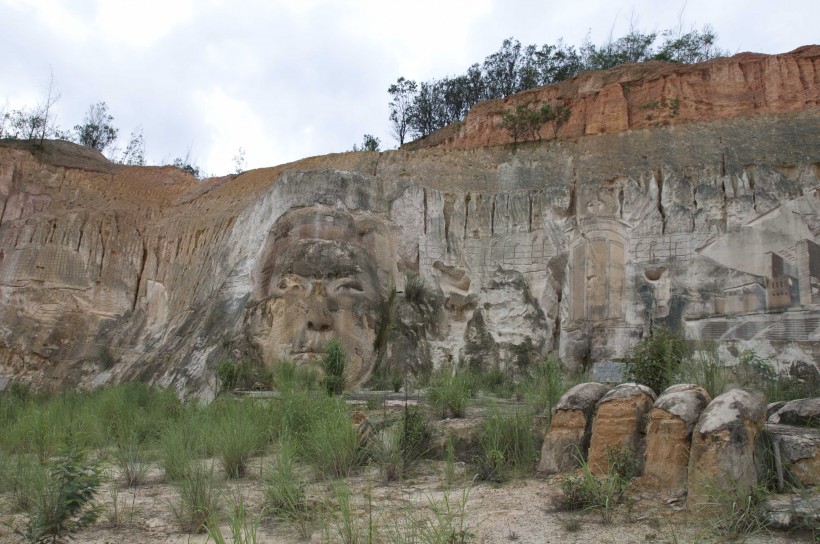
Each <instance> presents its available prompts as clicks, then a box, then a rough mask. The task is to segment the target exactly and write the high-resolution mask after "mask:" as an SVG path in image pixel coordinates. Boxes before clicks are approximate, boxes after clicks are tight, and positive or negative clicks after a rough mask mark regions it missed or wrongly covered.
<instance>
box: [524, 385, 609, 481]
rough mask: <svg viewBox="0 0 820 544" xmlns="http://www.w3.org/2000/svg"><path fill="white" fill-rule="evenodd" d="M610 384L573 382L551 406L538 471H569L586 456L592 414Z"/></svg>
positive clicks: (547, 472)
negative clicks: (572, 385)
mask: <svg viewBox="0 0 820 544" xmlns="http://www.w3.org/2000/svg"><path fill="white" fill-rule="evenodd" d="M607 391H609V386H607V385H604V384H602V383H597V382H590V383H582V384H579V385H576V386H575V387H573V388H572V389H570V390H569V391H567V392H566V393H564V396H562V397H561V400H559V401H558V404H556V405H555V408H553V410H552V420H551V422H550V428H549V431H548V432H547V435H546V436H545V437H544V444H543V446H542V447H541V460H540V461H539V463H538V471H539V472H544V473H546V474H555V473H558V472H569V471H571V470H573V469H574V468H576V467H577V466H578V456H581V457H582V458H584V457H586V454H587V450H588V449H589V439H590V433H591V430H592V415H593V413H594V412H595V406H596V404H597V403H598V401H599V400H600V399H601V397H603V396H604V395H605V394H606V392H607Z"/></svg>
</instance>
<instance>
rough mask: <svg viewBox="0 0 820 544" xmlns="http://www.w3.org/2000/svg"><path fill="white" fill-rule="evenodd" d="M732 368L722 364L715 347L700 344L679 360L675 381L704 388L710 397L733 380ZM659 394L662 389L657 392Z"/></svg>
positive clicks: (724, 389)
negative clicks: (700, 345) (687, 355)
mask: <svg viewBox="0 0 820 544" xmlns="http://www.w3.org/2000/svg"><path fill="white" fill-rule="evenodd" d="M734 379H735V378H734V375H733V373H732V369H731V368H729V367H728V366H726V365H725V364H723V363H722V362H721V360H720V358H719V357H718V354H717V351H716V350H715V348H714V347H713V346H712V347H709V346H702V347H701V348H700V349H696V350H695V351H693V353H692V354H691V355H690V356H689V357H687V358H686V359H684V360H683V361H682V362H681V365H680V367H679V368H678V372H677V374H676V375H675V381H676V382H678V383H693V384H696V385H699V386H701V387H703V388H704V389H706V391H707V392H708V393H709V395H710V396H711V397H712V398H715V397H717V396H718V395H720V394H722V393H725V392H726V391H728V390H729V388H730V387H731V384H732V382H733V381H734ZM657 393H658V394H659V395H660V394H661V393H662V391H658V392H657Z"/></svg>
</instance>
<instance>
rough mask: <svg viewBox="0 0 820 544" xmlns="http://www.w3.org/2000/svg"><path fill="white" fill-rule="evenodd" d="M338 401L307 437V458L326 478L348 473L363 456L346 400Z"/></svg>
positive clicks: (304, 454)
mask: <svg viewBox="0 0 820 544" xmlns="http://www.w3.org/2000/svg"><path fill="white" fill-rule="evenodd" d="M334 404H335V406H334V407H333V408H334V409H331V410H328V411H327V412H325V414H324V415H323V417H321V418H320V419H317V420H316V421H315V422H314V424H313V426H312V427H311V429H310V430H309V433H308V434H307V435H306V436H305V437H304V438H303V440H304V445H303V448H304V451H303V456H304V458H305V459H307V460H308V462H309V463H310V464H311V465H313V467H314V468H315V469H316V471H317V472H318V473H319V475H320V476H322V477H325V478H340V477H347V476H348V475H349V474H350V471H351V470H352V469H353V467H354V466H356V465H357V464H358V463H359V461H360V460H361V458H360V456H359V437H358V436H357V434H356V429H354V428H353V423H352V421H351V420H350V417H349V416H348V415H347V413H346V412H345V409H344V403H343V402H338V403H334Z"/></svg>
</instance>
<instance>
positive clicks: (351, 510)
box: [328, 482, 375, 544]
mask: <svg viewBox="0 0 820 544" xmlns="http://www.w3.org/2000/svg"><path fill="white" fill-rule="evenodd" d="M370 497H371V495H370V492H369V491H368V493H367V500H368V515H367V516H361V515H359V513H358V512H356V511H355V503H354V502H353V497H352V496H351V493H350V488H349V487H348V486H347V484H346V483H345V482H337V483H335V484H334V485H333V500H334V502H335V503H336V508H335V515H334V516H333V517H332V518H331V523H330V527H329V528H328V529H329V531H328V532H332V533H333V535H332V536H331V535H330V534H329V535H328V537H329V540H330V541H332V542H341V543H342V544H365V543H367V544H369V543H372V542H373V536H374V532H375V526H374V524H373V518H372V504H370ZM328 510H334V509H333V507H332V506H330V505H329V507H328Z"/></svg>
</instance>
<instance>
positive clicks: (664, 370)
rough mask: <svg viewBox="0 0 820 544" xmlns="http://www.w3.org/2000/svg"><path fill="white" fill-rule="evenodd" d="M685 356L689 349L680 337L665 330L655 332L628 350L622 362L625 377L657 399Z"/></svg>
mask: <svg viewBox="0 0 820 544" xmlns="http://www.w3.org/2000/svg"><path fill="white" fill-rule="evenodd" d="M689 354H690V350H689V345H688V344H687V343H686V340H685V339H684V338H683V337H682V336H681V335H679V334H676V333H674V332H672V331H670V330H669V329H656V330H655V331H654V332H653V333H652V335H651V336H648V337H645V338H643V339H642V340H641V341H640V342H638V344H637V345H635V346H634V347H633V348H632V349H630V350H629V352H628V353H627V356H626V357H625V358H624V363H626V373H627V376H628V377H629V379H631V380H634V381H636V382H638V383H641V384H643V385H646V386H648V387H649V388H650V389H652V390H653V391H654V392H655V393H657V394H659V395H660V394H661V393H662V392H663V391H664V389H666V388H667V387H669V385H670V384H671V383H672V381H673V379H674V377H675V375H676V374H677V372H678V368H679V367H680V365H681V362H682V361H683V360H684V359H686V358H687V357H689Z"/></svg>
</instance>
